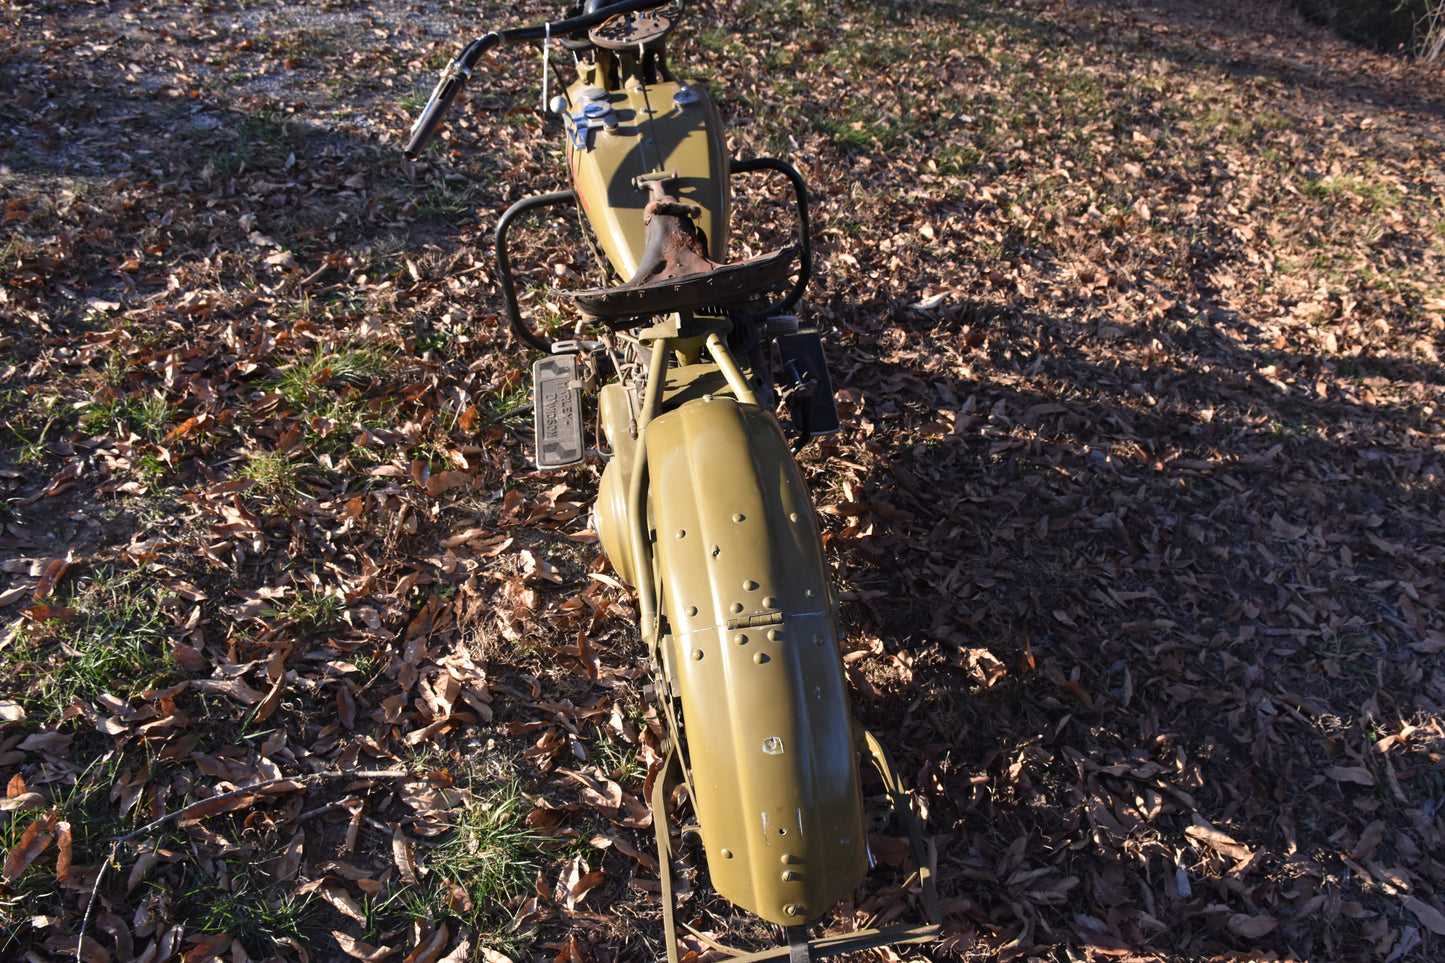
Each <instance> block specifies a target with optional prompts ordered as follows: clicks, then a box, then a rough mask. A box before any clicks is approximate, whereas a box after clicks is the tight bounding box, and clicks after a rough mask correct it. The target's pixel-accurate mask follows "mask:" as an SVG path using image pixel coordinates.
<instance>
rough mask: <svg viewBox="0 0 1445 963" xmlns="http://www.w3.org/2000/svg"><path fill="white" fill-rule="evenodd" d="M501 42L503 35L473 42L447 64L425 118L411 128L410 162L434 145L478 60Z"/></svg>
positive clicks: (423, 114) (407, 147) (407, 150)
mask: <svg viewBox="0 0 1445 963" xmlns="http://www.w3.org/2000/svg"><path fill="white" fill-rule="evenodd" d="M501 42H502V38H501V36H500V35H498V34H495V33H489V34H487V35H486V36H485V37H482V38H480V39H478V40H473V41H472V42H471V43H469V44H468V45H467V47H466V49H465V50H463V51H462V52H461V53H460V54H458V55H457V59H456V60H453V61H452V62H451V63H449V64H447V69H446V70H445V71H444V72H443V73H442V76H441V79H440V80H438V81H437V85H436V87H435V88H434V89H433V90H432V92H431V98H430V99H428V100H427V102H426V107H425V108H423V109H422V112H421V116H420V117H418V118H417V119H416V123H414V124H412V125H411V132H410V133H408V134H407V138H406V145H405V146H404V147H402V153H404V154H405V155H406V159H407V160H416V159H417V157H418V156H419V155H420V154H421V152H422V151H423V150H425V149H426V145H427V144H429V143H431V139H432V137H434V136H436V131H437V127H439V126H440V125H441V122H442V118H443V117H445V116H446V113H447V110H449V109H450V108H451V106H452V101H454V100H456V99H457V94H459V93H461V92H462V88H463V87H465V86H466V85H467V81H468V80H470V79H471V76H472V68H473V67H475V66H476V65H477V61H479V60H481V59H482V54H484V53H486V52H487V51H488V50H491V49H492V48H493V47H495V46H497V45H498V44H499V43H501Z"/></svg>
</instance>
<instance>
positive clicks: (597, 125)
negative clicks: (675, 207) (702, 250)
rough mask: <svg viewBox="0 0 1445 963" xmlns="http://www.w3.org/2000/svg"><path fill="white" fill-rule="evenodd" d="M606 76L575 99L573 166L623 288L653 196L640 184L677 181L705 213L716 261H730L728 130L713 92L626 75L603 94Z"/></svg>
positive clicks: (590, 76)
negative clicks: (653, 177) (665, 177)
mask: <svg viewBox="0 0 1445 963" xmlns="http://www.w3.org/2000/svg"><path fill="white" fill-rule="evenodd" d="M604 73H605V71H604V70H603V69H602V68H600V67H597V68H592V69H591V70H590V71H584V72H583V75H582V77H581V79H579V80H578V81H577V82H576V83H574V84H573V85H572V86H571V87H569V88H568V91H567V98H568V103H569V106H568V108H567V109H568V116H569V118H570V119H569V121H568V138H567V165H568V168H569V170H570V172H571V178H572V187H573V189H574V190H575V191H576V192H577V197H578V200H579V202H580V203H581V206H582V210H583V211H584V212H585V213H586V215H587V218H588V220H589V221H590V222H591V224H592V228H593V233H594V234H595V235H596V237H597V241H598V243H599V244H600V245H601V246H602V250H603V253H604V254H605V255H606V256H607V259H608V260H609V261H610V262H611V263H612V266H613V268H615V269H616V271H617V273H618V274H619V275H620V276H621V277H622V278H623V280H627V279H630V278H631V277H632V276H633V275H634V274H635V273H636V271H637V267H638V263H639V261H640V259H641V255H642V251H643V247H644V235H645V226H644V224H643V209H644V208H645V207H646V206H647V202H648V200H649V199H650V194H649V193H648V191H646V190H645V189H642V188H639V187H638V186H636V185H635V184H634V183H633V180H634V178H637V177H641V176H644V175H648V174H659V173H675V174H676V175H677V177H678V188H679V190H678V194H679V199H680V200H682V201H686V202H690V203H693V204H696V205H698V206H699V207H700V208H702V215H701V216H700V217H698V218H696V224H697V226H698V227H699V228H701V229H702V231H703V233H704V235H705V236H706V237H707V240H708V255H709V256H710V257H711V258H712V259H713V260H714V261H718V262H722V261H725V260H727V251H726V247H727V233H728V217H729V208H730V206H731V193H730V181H729V178H730V176H731V175H730V173H729V160H728V154H727V146H726V143H725V141H724V138H723V132H722V123H721V121H720V120H719V118H718V114H717V108H716V107H715V106H714V105H713V102H712V98H711V97H710V96H709V95H708V92H707V89H706V88H705V87H702V86H701V85H698V84H691V85H684V84H680V83H678V82H676V81H674V80H664V81H660V82H656V83H644V82H642V81H641V80H640V79H637V78H635V77H632V76H626V75H624V76H623V78H622V79H621V80H620V81H615V82H612V83H611V84H610V86H602V85H601V84H600V83H598V80H599V78H601V77H602V76H603V74H604Z"/></svg>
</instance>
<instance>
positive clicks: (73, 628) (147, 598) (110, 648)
mask: <svg viewBox="0 0 1445 963" xmlns="http://www.w3.org/2000/svg"><path fill="white" fill-rule="evenodd" d="M169 594H170V593H168V592H167V591H166V590H165V588H164V586H162V585H161V584H159V583H157V582H155V581H153V580H152V579H150V578H149V577H148V576H147V575H146V574H145V573H144V572H136V571H132V572H113V571H108V570H101V571H97V572H95V573H94V574H93V575H91V576H90V577H88V578H84V579H83V580H82V581H81V582H80V583H79V584H78V585H77V586H76V588H75V590H74V592H73V594H72V595H71V597H70V598H69V600H68V602H67V603H66V604H65V605H64V606H59V605H58V604H57V603H54V602H52V605H53V606H55V608H56V610H57V612H58V615H57V617H55V618H51V619H48V620H46V621H44V622H41V623H39V624H37V625H33V626H30V627H28V628H27V629H26V630H25V631H24V632H23V633H22V634H21V636H20V637H19V638H18V639H17V642H16V644H15V645H14V646H12V648H11V649H9V650H7V651H6V653H5V655H4V664H5V666H6V668H7V669H8V670H9V675H10V678H11V679H12V680H13V681H14V683H16V684H15V685H14V688H13V690H12V691H13V697H14V698H15V699H16V700H17V701H18V702H20V703H21V704H22V705H25V706H26V707H27V709H29V708H32V707H33V708H34V709H35V710H36V711H37V712H38V713H39V714H41V715H43V716H46V717H48V716H50V715H51V714H53V713H58V711H59V709H60V708H62V707H64V706H66V705H68V704H70V702H71V701H72V700H73V699H77V698H79V699H83V700H85V701H87V702H94V701H95V700H96V699H97V698H98V697H99V696H100V695H102V694H104V693H109V694H111V695H114V696H117V697H119V698H122V699H126V698H129V697H130V696H132V695H134V694H136V693H139V692H142V691H144V690H145V689H148V688H152V687H156V686H163V685H165V684H166V683H168V682H170V681H172V680H174V679H175V678H176V677H177V675H178V670H177V667H176V665H175V663H174V661H173V660H172V658H171V654H170V649H171V643H172V641H173V639H174V638H175V635H176V632H177V630H176V628H175V626H174V625H173V624H172V622H171V620H170V619H169V618H168V617H167V616H166V614H165V608H164V606H165V602H166V600H167V597H168V596H169Z"/></svg>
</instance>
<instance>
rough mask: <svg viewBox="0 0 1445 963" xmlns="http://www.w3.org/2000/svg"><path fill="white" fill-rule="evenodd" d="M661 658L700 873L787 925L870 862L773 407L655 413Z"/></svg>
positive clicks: (810, 914)
mask: <svg viewBox="0 0 1445 963" xmlns="http://www.w3.org/2000/svg"><path fill="white" fill-rule="evenodd" d="M646 453H647V454H646V457H647V469H648V473H649V476H650V486H649V487H650V493H651V504H652V510H653V513H654V522H655V532H656V536H655V537H656V544H655V547H654V553H655V564H656V570H657V572H658V573H659V575H658V580H659V586H658V588H659V605H660V612H661V614H662V616H663V619H664V622H663V626H664V633H665V634H664V637H663V644H662V647H661V648H662V657H663V660H664V662H665V663H666V665H665V675H666V678H667V680H668V684H669V687H670V688H671V690H672V692H671V695H672V696H674V697H675V698H677V699H678V700H680V702H681V705H682V720H683V721H682V727H683V730H684V731H683V738H684V743H685V747H686V757H687V762H688V765H689V767H690V770H691V785H692V788H693V792H694V794H695V797H696V798H695V799H694V800H693V806H694V808H695V809H696V812H697V817H698V823H699V825H700V826H701V827H702V837H703V846H704V848H705V850H706V852H707V860H708V869H709V875H710V876H711V879H712V882H713V886H714V887H715V888H716V889H717V891H718V892H719V893H720V894H721V895H723V896H725V897H727V898H728V899H729V900H731V901H732V902H734V903H737V904H738V905H740V906H742V907H744V908H746V909H748V910H750V911H751V912H753V913H756V914H757V915H758V916H760V917H762V918H763V919H766V920H769V921H771V922H774V923H778V924H780V925H784V926H787V925H796V924H798V923H802V922H805V921H807V920H811V919H815V918H817V917H818V916H821V915H822V914H823V913H825V912H826V911H827V910H828V909H830V908H831V907H832V906H833V905H834V904H836V903H837V902H838V901H839V900H840V899H842V898H844V897H845V896H847V895H848V894H849V893H851V892H852V890H853V889H854V888H855V887H856V886H857V885H858V883H859V882H860V881H861V880H862V878H863V875H864V873H865V872H866V870H867V848H866V847H867V844H866V841H865V837H864V821H863V807H862V800H861V798H860V794H859V787H858V771H857V765H858V762H857V760H858V756H857V743H856V741H855V739H854V734H853V733H854V730H853V723H852V715H851V712H850V709H849V705H848V695H847V689H846V687H845V682H844V675H843V665H842V660H841V656H840V652H839V647H838V629H837V619H836V615H835V610H834V605H833V601H832V592H831V590H830V588H829V581H828V575H827V570H826V567H825V565H824V561H823V557H822V552H821V547H820V543H819V538H818V530H817V523H816V521H815V518H814V514H813V506H812V503H811V500H810V499H809V497H808V494H807V490H806V488H805V487H804V485H803V480H802V478H801V476H800V475H799V473H798V469H797V466H796V464H795V463H794V462H793V458H792V455H791V453H790V452H789V450H788V445H787V442H786V441H785V440H784V438H783V435H782V432H781V431H780V430H779V428H778V425H777V422H776V421H775V420H774V419H773V418H772V416H771V415H769V414H767V413H765V412H764V411H762V410H761V409H760V408H758V407H756V406H753V405H746V404H739V403H738V402H737V401H735V400H733V399H731V398H722V397H712V396H710V397H707V398H704V399H701V400H698V401H694V402H691V403H688V404H686V405H684V406H682V407H681V408H679V409H676V410H674V411H671V412H668V413H667V414H664V415H661V416H659V417H658V418H656V419H654V420H653V421H652V422H651V424H649V425H648V427H647V445H646Z"/></svg>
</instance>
